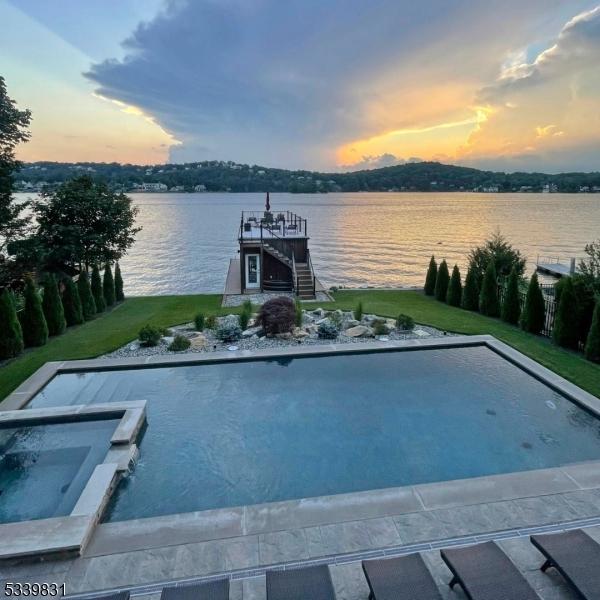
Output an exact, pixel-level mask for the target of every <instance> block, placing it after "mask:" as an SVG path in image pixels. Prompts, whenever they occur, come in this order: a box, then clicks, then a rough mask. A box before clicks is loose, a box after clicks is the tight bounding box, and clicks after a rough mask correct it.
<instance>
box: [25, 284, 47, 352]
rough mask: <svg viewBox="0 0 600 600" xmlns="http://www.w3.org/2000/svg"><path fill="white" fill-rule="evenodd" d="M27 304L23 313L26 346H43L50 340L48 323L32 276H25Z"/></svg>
mask: <svg viewBox="0 0 600 600" xmlns="http://www.w3.org/2000/svg"><path fill="white" fill-rule="evenodd" d="M23 295H24V298H25V306H24V308H23V311H22V313H21V328H22V330H23V342H24V344H25V346H28V347H30V346H43V345H44V344H45V343H46V342H47V341H48V325H47V324H46V317H44V311H43V309H42V299H41V298H40V294H39V291H38V289H37V288H36V286H35V283H34V282H33V279H32V278H31V277H29V276H28V277H26V278H25V291H24V294H23Z"/></svg>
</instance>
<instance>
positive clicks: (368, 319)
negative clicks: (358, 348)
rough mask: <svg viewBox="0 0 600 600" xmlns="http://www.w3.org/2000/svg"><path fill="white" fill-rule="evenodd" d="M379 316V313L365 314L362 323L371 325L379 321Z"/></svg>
mask: <svg viewBox="0 0 600 600" xmlns="http://www.w3.org/2000/svg"><path fill="white" fill-rule="evenodd" d="M378 319H379V317H378V316H377V315H363V318H362V319H361V323H362V324H363V325H370V324H371V323H373V321H377V320H378Z"/></svg>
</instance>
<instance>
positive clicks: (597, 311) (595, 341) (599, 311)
mask: <svg viewBox="0 0 600 600" xmlns="http://www.w3.org/2000/svg"><path fill="white" fill-rule="evenodd" d="M585 357H586V358H587V359H588V360H591V361H593V362H597V363H600V299H599V300H598V301H597V302H596V308H594V316H593V317H592V326H591V327H590V331H589V333H588V336H587V341H586V343H585Z"/></svg>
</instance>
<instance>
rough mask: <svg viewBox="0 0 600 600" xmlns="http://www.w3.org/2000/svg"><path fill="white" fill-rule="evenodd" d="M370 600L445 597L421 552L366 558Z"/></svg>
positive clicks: (436, 598)
mask: <svg viewBox="0 0 600 600" xmlns="http://www.w3.org/2000/svg"><path fill="white" fill-rule="evenodd" d="M362 568H363V571H364V572H365V577H366V578H367V583H368V584H369V589H370V593H369V600H414V599H415V598H418V599H419V600H442V595H441V594H440V591H439V589H438V587H437V585H436V584H435V581H434V580H433V577H432V576H431V573H430V572H429V569H428V568H427V567H426V566H425V561H424V560H423V557H422V556H421V555H420V554H408V555H407V556H400V557H398V558H382V559H377V560H363V563H362Z"/></svg>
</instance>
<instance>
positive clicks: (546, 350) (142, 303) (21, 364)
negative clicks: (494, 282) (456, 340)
mask: <svg viewBox="0 0 600 600" xmlns="http://www.w3.org/2000/svg"><path fill="white" fill-rule="evenodd" d="M334 297H335V303H333V304H327V305H324V307H326V308H342V309H344V310H354V308H356V305H357V304H358V302H359V301H362V303H363V306H364V311H365V313H376V314H378V315H384V316H388V317H397V316H398V314H399V313H405V314H407V315H410V316H412V317H413V318H414V319H415V321H416V322H417V323H422V324H424V325H431V326H433V327H437V328H438V329H443V330H446V331H451V332H455V333H465V334H490V335H493V336H495V337H496V338H498V339H499V340H502V341H503V342H506V343H507V344H509V345H511V346H513V347H514V348H516V349H517V350H519V351H521V352H522V353H523V354H526V355H527V356H529V357H531V358H533V359H534V360H536V361H538V362H539V363H541V364H543V365H544V366H546V367H548V368H549V369H552V370H553V371H555V372H556V373H558V374H559V375H562V376H563V377H564V378H565V379H568V380H569V381H572V382H573V383H575V384H576V385H578V386H580V387H582V388H583V389H585V390H587V391H588V392H590V393H592V394H594V395H596V396H598V397H600V365H594V364H592V363H590V362H588V361H586V360H585V359H584V358H583V357H581V356H580V355H578V354H576V353H574V352H570V351H568V350H563V349H561V348H558V347H556V346H554V345H553V344H552V343H551V342H550V341H549V340H548V339H546V338H542V337H537V336H533V335H530V334H527V333H524V332H523V331H521V330H520V329H518V328H516V327H513V326H511V325H507V324H506V323H503V322H502V321H499V320H497V319H490V318H488V317H484V316H482V315H479V314H477V313H472V312H467V311H464V310H461V309H459V308H452V307H450V306H448V305H446V304H443V303H441V302H437V301H436V300H433V299H432V298H429V297H427V296H424V295H423V294H422V293H420V292H412V291H400V290H398V291H388V290H364V291H362V290H361V291H339V292H336V293H335V294H334ZM220 302H221V296H220V295H217V294H215V295H196V296H153V297H144V298H130V299H128V300H126V301H125V302H123V303H122V304H121V305H119V306H117V307H116V308H115V309H114V310H112V311H111V312H109V313H106V314H104V315H102V316H100V317H98V318H97V319H96V320H94V321H91V322H89V323H85V324H84V325H80V326H78V327H72V328H69V330H68V331H67V332H66V333H65V334H64V335H62V336H59V337H56V338H51V339H50V341H49V342H48V344H47V345H46V346H43V347H41V348H35V349H32V350H28V351H26V352H25V353H24V354H23V355H22V356H20V357H19V358H17V359H15V360H13V361H11V362H9V363H8V364H6V365H5V366H3V367H1V368H0V399H2V398H4V397H5V396H7V395H8V394H9V393H10V392H11V391H13V390H14V389H15V388H16V387H17V386H18V385H19V384H20V383H21V382H22V381H24V380H25V379H26V378H27V377H29V375H31V374H32V373H33V372H34V371H36V370H37V369H38V368H39V367H41V366H42V365H43V364H44V363H45V362H47V361H51V360H74V359H80V358H93V357H96V356H99V355H101V354H105V353H106V352H110V351H111V350H115V349H116V348H119V347H120V346H122V345H124V344H126V343H127V342H129V341H131V340H134V339H136V337H137V333H138V331H139V330H140V328H141V327H142V326H143V325H145V324H146V323H152V324H154V325H158V326H161V327H168V326H170V325H177V324H180V323H185V322H187V321H191V320H192V318H193V317H194V315H195V314H196V313H197V312H200V311H202V312H204V313H205V314H207V315H208V314H226V313H229V312H239V310H240V309H231V308H227V309H223V308H220ZM309 307H310V305H306V304H305V305H304V308H309Z"/></svg>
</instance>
